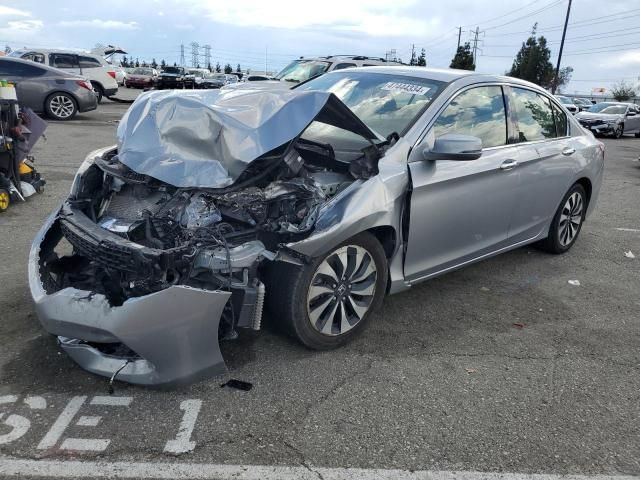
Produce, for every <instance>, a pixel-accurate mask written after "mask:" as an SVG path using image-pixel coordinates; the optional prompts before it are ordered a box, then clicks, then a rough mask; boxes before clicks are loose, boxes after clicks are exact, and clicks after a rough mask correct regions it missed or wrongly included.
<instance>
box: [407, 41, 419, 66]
mask: <svg viewBox="0 0 640 480" xmlns="http://www.w3.org/2000/svg"><path fill="white" fill-rule="evenodd" d="M417 64H418V57H416V47H415V46H413V45H411V60H409V65H417Z"/></svg>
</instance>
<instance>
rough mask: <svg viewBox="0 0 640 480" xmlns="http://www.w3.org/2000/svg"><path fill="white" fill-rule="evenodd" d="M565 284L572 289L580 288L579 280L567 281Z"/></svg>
mask: <svg viewBox="0 0 640 480" xmlns="http://www.w3.org/2000/svg"><path fill="white" fill-rule="evenodd" d="M567 283H568V284H569V285H573V286H574V287H579V286H580V280H569V281H568V282H567Z"/></svg>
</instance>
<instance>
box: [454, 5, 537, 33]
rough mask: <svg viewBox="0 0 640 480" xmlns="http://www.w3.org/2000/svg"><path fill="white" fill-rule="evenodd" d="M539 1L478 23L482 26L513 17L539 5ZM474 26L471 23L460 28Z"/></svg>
mask: <svg viewBox="0 0 640 480" xmlns="http://www.w3.org/2000/svg"><path fill="white" fill-rule="evenodd" d="M539 1H540V0H533V2H529V3H527V4H526V5H525V6H524V7H520V8H518V9H516V10H512V11H510V12H508V13H505V14H503V15H500V16H498V17H493V18H490V19H488V20H482V21H480V22H477V23H478V24H480V23H481V24H485V23H491V22H493V21H494V20H500V19H501V18H504V17H508V16H509V15H513V14H514V13H520V12H521V11H522V10H524V9H526V8H528V7H530V6H531V5H533V4H534V3H538V2H539ZM472 26H474V24H473V23H470V24H469V25H462V27H460V28H464V27H472Z"/></svg>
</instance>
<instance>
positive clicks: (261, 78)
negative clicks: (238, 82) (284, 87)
mask: <svg viewBox="0 0 640 480" xmlns="http://www.w3.org/2000/svg"><path fill="white" fill-rule="evenodd" d="M265 80H273V79H272V78H271V77H267V76H266V75H247V77H246V80H245V81H246V82H264V81H265Z"/></svg>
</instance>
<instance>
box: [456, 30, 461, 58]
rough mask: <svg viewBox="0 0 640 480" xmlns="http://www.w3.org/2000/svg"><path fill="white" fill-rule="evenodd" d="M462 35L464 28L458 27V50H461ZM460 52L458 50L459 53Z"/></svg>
mask: <svg viewBox="0 0 640 480" xmlns="http://www.w3.org/2000/svg"><path fill="white" fill-rule="evenodd" d="M461 35H462V27H458V48H460V36H461ZM457 51H458V50H456V52H457Z"/></svg>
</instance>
